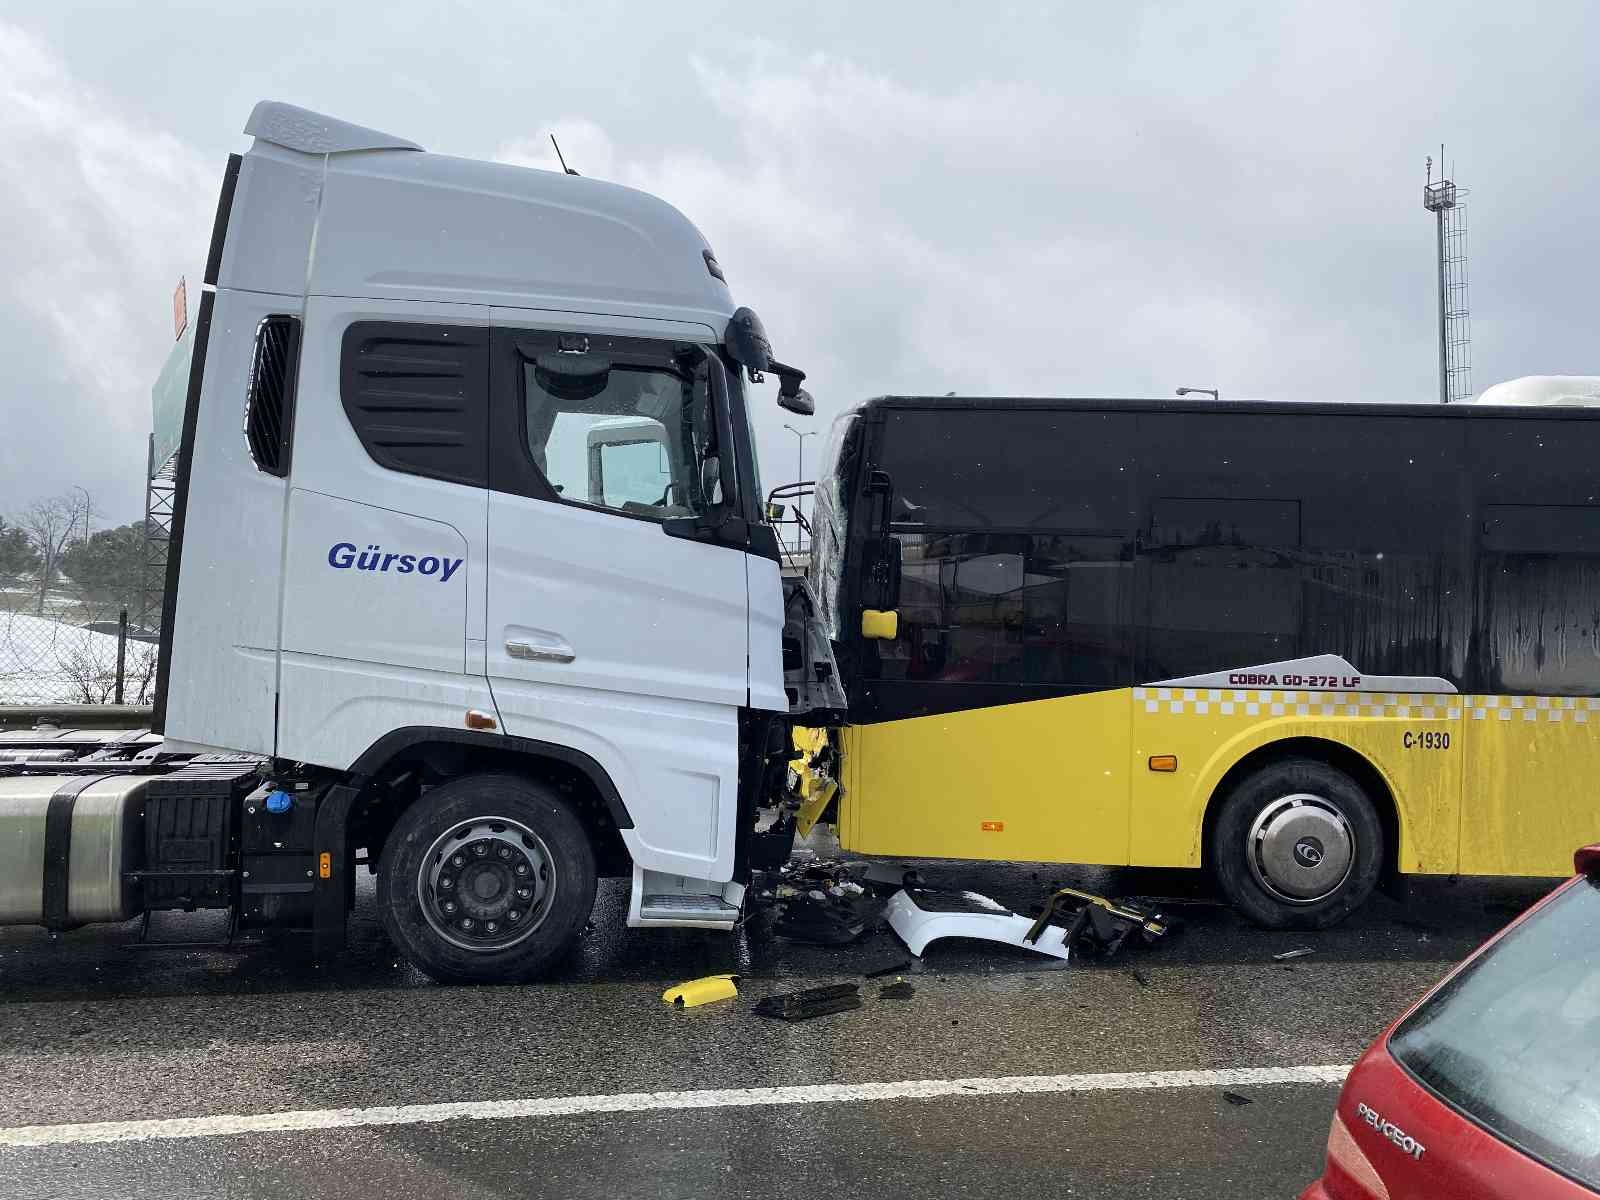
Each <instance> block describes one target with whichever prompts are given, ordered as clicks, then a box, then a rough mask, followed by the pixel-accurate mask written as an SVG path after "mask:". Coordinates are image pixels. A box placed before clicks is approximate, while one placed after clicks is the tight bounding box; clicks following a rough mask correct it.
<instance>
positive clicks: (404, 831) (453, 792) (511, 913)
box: [378, 774, 595, 983]
mask: <svg viewBox="0 0 1600 1200" xmlns="http://www.w3.org/2000/svg"><path fill="white" fill-rule="evenodd" d="M594 893H595V861H594V848H593V847H592V846H591V845H590V842H589V835H588V832H587V830H585V828H584V825H583V822H582V821H581V820H580V819H579V818H578V816H577V814H576V813H575V812H573V810H572V806H571V805H570V804H568V803H567V801H566V800H565V799H564V798H563V797H562V796H561V794H560V793H559V792H557V791H556V790H555V789H554V788H551V787H548V786H546V785H544V784H542V783H539V782H536V781H534V780H531V779H524V778H522V777H520V776H516V775H498V774H496V775H467V776H464V777H462V778H460V779H453V780H451V781H450V782H449V783H446V784H442V785H441V786H439V787H436V788H433V789H432V790H430V791H427V792H424V793H423V795H422V797H421V799H419V800H418V801H417V802H416V803H415V804H413V805H412V806H411V807H410V808H408V809H406V811H405V812H403V813H402V814H401V815H400V819H399V821H397V822H396V823H395V827H394V830H393V832H391V833H390V835H389V840H388V842H387V843H386V844H385V846H384V851H383V871H382V875H381V877H380V878H379V881H378V901H379V904H380V906H381V908H382V911H383V924H384V928H385V929H386V930H388V933H389V936H390V938H391V939H393V941H394V943H395V945H396V946H397V947H398V948H399V949H400V951H401V953H403V954H404V955H405V956H406V958H408V959H409V960H410V961H411V962H412V963H413V964H415V965H416V966H417V967H418V968H419V969H421V970H422V971H424V972H425V973H427V974H428V975H431V976H432V977H433V978H435V979H437V980H440V981H441V982H445V983H515V982H518V981H521V980H524V979H529V978H532V977H533V976H535V975H538V974H540V973H541V972H543V971H545V970H547V969H548V968H549V967H551V966H552V965H554V964H555V963H556V962H557V961H558V960H559V959H560V958H561V956H562V955H563V954H565V953H566V952H567V951H568V950H569V949H570V948H571V946H572V944H573V943H574V942H575V941H577V939H578V935H579V934H580V933H581V932H582V931H583V927H584V924H585V923H586V922H587V921H588V919H589V912H590V910H591V909H592V908H593V907H594Z"/></svg>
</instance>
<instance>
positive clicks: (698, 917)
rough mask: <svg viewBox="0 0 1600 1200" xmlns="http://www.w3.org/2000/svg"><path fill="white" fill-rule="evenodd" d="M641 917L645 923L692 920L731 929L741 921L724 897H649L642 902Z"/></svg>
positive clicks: (737, 912)
mask: <svg viewBox="0 0 1600 1200" xmlns="http://www.w3.org/2000/svg"><path fill="white" fill-rule="evenodd" d="M639 918H640V919H641V920H644V921H693V922H695V923H697V924H698V923H704V924H706V925H718V926H723V927H726V928H732V926H733V923H734V922H735V921H737V920H738V919H739V908H738V906H737V905H733V904H729V903H728V902H727V901H726V900H724V899H723V898H722V897H721V896H686V895H683V894H681V893H677V892H674V893H672V894H670V895H654V896H650V895H647V896H645V897H644V899H643V900H641V901H640V903H639Z"/></svg>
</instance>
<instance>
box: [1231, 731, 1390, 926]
mask: <svg viewBox="0 0 1600 1200" xmlns="http://www.w3.org/2000/svg"><path fill="white" fill-rule="evenodd" d="M1383 853H1384V848H1383V826H1382V825H1381V824H1380V823H1379V821H1378V814H1377V812H1376V811H1375V810H1374V808H1373V806H1372V801H1371V800H1370V799H1369V798H1368V797H1367V794H1366V792H1365V791H1363V790H1362V788H1361V786H1360V784H1358V783H1357V782H1356V781H1355V780H1354V779H1352V778H1350V776H1348V775H1346V774H1345V773H1344V772H1343V771H1340V770H1337V769H1336V768H1334V767H1330V766H1329V765H1328V764H1327V763H1323V762H1318V761H1316V760H1315V759H1307V758H1290V759H1284V760H1282V761H1279V762H1275V763H1269V764H1268V765H1266V766H1264V767H1262V768H1261V769H1259V770H1257V771H1255V772H1253V773H1251V774H1250V775H1248V776H1246V777H1245V778H1244V779H1242V780H1240V781H1239V783H1238V785H1237V786H1236V787H1234V789H1233V790H1232V791H1231V792H1230V793H1229V794H1228V795H1227V796H1226V797H1225V798H1224V799H1223V801H1222V809H1221V811H1220V812H1219V813H1218V815H1217V824H1216V829H1215V836H1214V838H1213V841H1212V869H1213V870H1214V871H1215V873H1216V877H1217V882H1218V884H1219V885H1220V886H1221V888H1222V891H1223V892H1224V894H1226V895H1227V897H1228V899H1229V900H1231V901H1232V902H1233V905H1234V907H1235V908H1237V909H1238V910H1239V911H1240V912H1242V913H1243V914H1244V915H1245V916H1247V917H1249V918H1250V919H1251V920H1252V921H1254V922H1255V923H1256V924H1258V925H1263V926H1265V927H1267V928H1268V929H1326V928H1328V927H1329V926H1330V925H1334V924H1337V923H1338V922H1339V921H1342V920H1344V918H1345V917H1347V916H1348V915H1349V914H1350V913H1352V912H1354V911H1355V910H1356V909H1357V908H1359V907H1360V906H1361V905H1362V904H1364V903H1366V901H1367V898H1368V897H1369V896H1371V895H1372V889H1373V888H1374V887H1375V886H1376V885H1377V882H1378V874H1379V870H1380V868H1381V867H1382V865H1383Z"/></svg>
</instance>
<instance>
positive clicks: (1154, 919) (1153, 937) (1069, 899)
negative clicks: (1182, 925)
mask: <svg viewBox="0 0 1600 1200" xmlns="http://www.w3.org/2000/svg"><path fill="white" fill-rule="evenodd" d="M1051 925H1064V926H1065V927H1066V933H1065V935H1064V936H1063V938H1062V940H1063V941H1064V942H1065V943H1066V944H1067V945H1068V946H1070V947H1071V948H1072V949H1073V950H1074V951H1076V952H1077V953H1079V954H1085V955H1089V956H1091V957H1100V958H1110V957H1111V956H1112V955H1113V954H1115V953H1116V952H1117V951H1118V950H1120V949H1122V945H1123V943H1124V942H1126V941H1127V940H1128V939H1129V938H1130V937H1132V938H1137V939H1138V940H1139V941H1142V942H1145V943H1150V942H1155V941H1158V940H1159V939H1161V938H1163V937H1165V936H1166V935H1167V933H1168V932H1170V930H1171V928H1172V922H1171V921H1169V920H1168V919H1167V918H1166V917H1164V916H1162V915H1161V914H1160V913H1158V912H1153V911H1150V910H1148V909H1144V908H1139V907H1136V906H1134V905H1132V904H1124V903H1120V902H1118V901H1115V900H1107V899H1106V898H1105V897H1104V896H1096V895H1094V894H1093V893H1092V892H1083V891H1079V890H1078V889H1077V888H1060V889H1058V890H1057V891H1056V892H1055V894H1053V895H1052V896H1051V897H1050V899H1049V900H1047V901H1046V902H1045V906H1044V910H1043V911H1042V912H1041V913H1040V914H1039V916H1038V919H1037V920H1035V921H1034V923H1033V928H1032V929H1030V930H1028V933H1027V935H1026V937H1025V938H1024V939H1023V940H1024V941H1027V942H1034V941H1037V940H1038V938H1039V935H1040V934H1041V933H1043V932H1044V931H1045V929H1046V928H1048V927H1049V926H1051ZM1139 982H1140V983H1141V984H1144V985H1145V986H1148V982H1147V981H1146V980H1143V979H1140V980H1139Z"/></svg>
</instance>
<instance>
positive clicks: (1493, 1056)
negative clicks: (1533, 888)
mask: <svg viewBox="0 0 1600 1200" xmlns="http://www.w3.org/2000/svg"><path fill="white" fill-rule="evenodd" d="M1389 1052H1390V1053H1391V1054H1393V1055H1394V1057H1395V1058H1396V1059H1397V1060H1398V1061H1399V1062H1400V1063H1401V1064H1402V1065H1403V1066H1405V1067H1406V1068H1407V1069H1408V1070H1410V1072H1411V1073H1412V1074H1413V1075H1415V1076H1416V1077H1417V1079H1418V1080H1420V1081H1421V1082H1422V1083H1423V1084H1425V1085H1426V1086H1427V1087H1428V1088H1429V1089H1431V1090H1432V1091H1433V1092H1435V1093H1436V1094H1437V1095H1438V1096H1439V1097H1440V1098H1441V1099H1443V1100H1444V1101H1445V1102H1446V1103H1448V1104H1450V1105H1452V1106H1453V1107H1454V1108H1456V1109H1457V1110H1458V1111H1460V1112H1461V1113H1463V1114H1464V1115H1466V1116H1468V1117H1470V1118H1471V1119H1472V1120H1474V1121H1476V1122H1478V1124H1480V1125H1483V1126H1484V1127H1485V1128H1487V1129H1489V1130H1491V1131H1493V1132H1494V1133H1495V1134H1497V1135H1498V1136H1500V1137H1501V1138H1503V1139H1504V1140H1505V1141H1507V1142H1510V1143H1511V1144H1512V1145H1515V1146H1517V1147H1518V1148H1520V1149H1521V1150H1523V1151H1525V1152H1526V1153H1528V1154H1531V1155H1532V1156H1534V1157H1535V1158H1538V1159H1541V1160H1542V1161H1544V1162H1545V1163H1547V1164H1548V1165H1550V1166H1551V1167H1554V1168H1555V1169H1556V1170H1558V1171H1562V1172H1564V1173H1566V1174H1567V1175H1570V1176H1572V1177H1573V1178H1575V1179H1578V1180H1580V1181H1582V1182H1583V1183H1585V1184H1588V1185H1589V1186H1590V1187H1600V884H1597V883H1596V882H1595V881H1593V880H1584V881H1580V882H1578V883H1575V884H1573V885H1572V886H1570V887H1569V888H1567V889H1566V891H1564V892H1562V893H1561V894H1560V895H1559V896H1557V897H1556V898H1555V899H1553V900H1552V901H1551V902H1550V903H1549V904H1547V905H1545V907H1544V908H1542V909H1540V910H1539V912H1537V913H1536V914H1534V916H1532V917H1531V918H1529V919H1528V920H1527V921H1526V922H1524V923H1523V924H1522V925H1520V926H1518V927H1517V928H1516V929H1514V930H1512V931H1511V932H1510V933H1509V934H1507V935H1506V936H1505V937H1504V938H1502V939H1501V940H1500V941H1499V942H1497V943H1495V945H1494V946H1493V947H1491V948H1490V950H1489V951H1488V952H1487V953H1485V954H1484V955H1483V956H1482V957H1481V958H1479V959H1478V960H1477V961H1476V962H1474V963H1473V964H1472V965H1471V966H1470V967H1468V968H1467V969H1466V970H1465V971H1463V972H1462V973H1461V974H1460V975H1457V976H1456V977H1455V978H1454V979H1453V980H1451V981H1450V983H1449V984H1448V985H1446V986H1445V987H1444V988H1443V989H1442V990H1441V991H1439V992H1438V993H1436V994H1435V995H1434V996H1433V997H1432V998H1430V999H1429V1000H1428V1001H1427V1003H1426V1004H1424V1005H1423V1006H1422V1007H1421V1008H1419V1009H1418V1010H1417V1011H1416V1012H1414V1013H1412V1014H1411V1016H1410V1017H1408V1018H1407V1019H1406V1021H1405V1023H1404V1024H1402V1025H1401V1026H1400V1028H1399V1029H1398V1030H1397V1031H1396V1032H1395V1034H1394V1036H1393V1037H1392V1038H1390V1040H1389Z"/></svg>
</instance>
